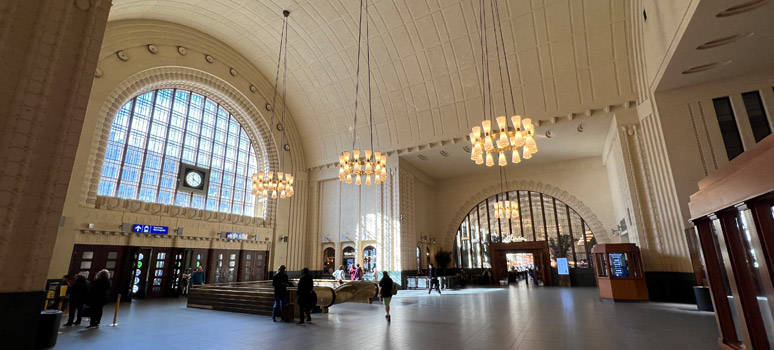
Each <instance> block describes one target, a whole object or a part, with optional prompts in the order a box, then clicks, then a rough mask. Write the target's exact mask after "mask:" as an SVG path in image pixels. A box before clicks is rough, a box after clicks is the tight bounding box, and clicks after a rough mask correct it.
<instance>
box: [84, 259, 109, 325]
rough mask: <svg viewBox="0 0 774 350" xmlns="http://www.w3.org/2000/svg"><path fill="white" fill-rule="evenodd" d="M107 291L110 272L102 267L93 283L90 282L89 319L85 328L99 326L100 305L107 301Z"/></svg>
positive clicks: (100, 318) (100, 319) (100, 317)
mask: <svg viewBox="0 0 774 350" xmlns="http://www.w3.org/2000/svg"><path fill="white" fill-rule="evenodd" d="M109 292H110V272H108V270H104V269H103V270H102V271H100V272H98V273H97V277H96V278H95V279H94V283H92V284H91V290H90V291H89V298H88V305H89V317H90V320H89V325H88V326H87V327H86V328H97V327H99V323H100V321H102V307H103V306H105V303H107V299H108V293H109Z"/></svg>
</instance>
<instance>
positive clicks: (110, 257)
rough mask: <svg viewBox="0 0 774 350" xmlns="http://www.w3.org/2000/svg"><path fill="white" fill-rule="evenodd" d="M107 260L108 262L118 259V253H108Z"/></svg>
mask: <svg viewBox="0 0 774 350" xmlns="http://www.w3.org/2000/svg"><path fill="white" fill-rule="evenodd" d="M107 258H108V260H115V259H118V252H109V253H108V255H107Z"/></svg>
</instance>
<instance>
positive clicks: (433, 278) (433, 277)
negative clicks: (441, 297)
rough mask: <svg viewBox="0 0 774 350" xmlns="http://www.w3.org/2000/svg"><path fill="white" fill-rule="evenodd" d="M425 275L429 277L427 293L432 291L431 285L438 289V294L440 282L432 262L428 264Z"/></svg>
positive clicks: (439, 292)
mask: <svg viewBox="0 0 774 350" xmlns="http://www.w3.org/2000/svg"><path fill="white" fill-rule="evenodd" d="M427 277H428V278H429V279H430V289H429V290H428V291H427V294H430V292H432V291H433V287H435V289H436V290H437V291H438V294H441V284H440V283H438V271H437V270H436V269H435V267H433V264H432V263H430V264H429V265H428V268H427Z"/></svg>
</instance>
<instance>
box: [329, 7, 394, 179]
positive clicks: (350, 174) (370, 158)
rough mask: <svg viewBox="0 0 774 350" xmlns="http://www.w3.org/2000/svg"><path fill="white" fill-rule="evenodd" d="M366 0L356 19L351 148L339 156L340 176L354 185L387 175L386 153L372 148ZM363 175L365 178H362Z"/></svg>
mask: <svg viewBox="0 0 774 350" xmlns="http://www.w3.org/2000/svg"><path fill="white" fill-rule="evenodd" d="M364 8H365V30H366V32H365V38H366V65H367V74H368V117H369V119H368V128H369V133H370V137H371V147H370V148H369V149H366V150H363V151H362V152H361V150H359V149H357V148H355V147H357V107H358V92H359V90H360V52H361V48H362V45H361V39H362V37H363V9H364ZM368 23H369V15H368V0H365V1H364V0H360V22H359V23H358V38H357V71H356V73H355V120H354V122H353V124H352V125H353V127H352V130H353V131H352V132H353V134H352V151H351V152H350V151H345V152H343V153H342V154H341V155H340V156H339V179H340V180H341V181H342V182H346V183H348V184H351V183H352V180H353V178H354V181H355V184H356V185H361V184H362V183H363V182H365V184H366V186H370V185H371V177H372V176H373V183H374V184H377V185H378V184H380V183H382V182H384V179H385V178H386V177H387V168H386V166H387V154H384V153H382V152H376V151H374V150H373V149H374V116H373V112H372V105H373V104H372V103H371V41H370V39H369V37H368V27H369V25H368ZM363 177H365V180H363Z"/></svg>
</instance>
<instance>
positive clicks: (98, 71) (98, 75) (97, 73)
mask: <svg viewBox="0 0 774 350" xmlns="http://www.w3.org/2000/svg"><path fill="white" fill-rule="evenodd" d="M102 75H103V72H102V69H99V68H97V69H96V70H95V71H94V76H95V77H97V78H99V77H101V76H102Z"/></svg>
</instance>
